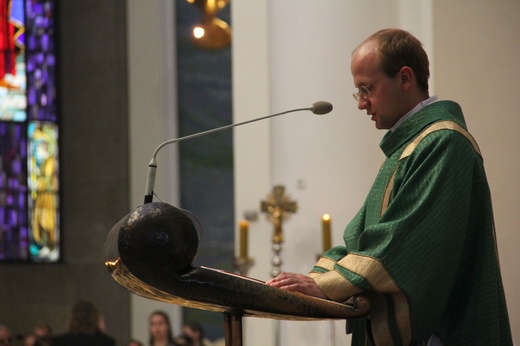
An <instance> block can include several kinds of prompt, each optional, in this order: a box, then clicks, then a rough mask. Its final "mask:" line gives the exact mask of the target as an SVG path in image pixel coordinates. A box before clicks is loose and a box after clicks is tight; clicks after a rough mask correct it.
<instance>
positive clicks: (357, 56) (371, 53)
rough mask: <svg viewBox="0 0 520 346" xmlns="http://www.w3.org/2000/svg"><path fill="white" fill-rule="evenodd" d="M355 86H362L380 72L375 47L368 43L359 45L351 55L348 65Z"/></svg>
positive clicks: (373, 44)
mask: <svg viewBox="0 0 520 346" xmlns="http://www.w3.org/2000/svg"><path fill="white" fill-rule="evenodd" d="M350 69H351V72H352V75H353V76H354V82H355V84H364V83H365V82H367V81H370V80H371V79H372V78H373V77H374V76H375V75H377V74H378V73H379V72H380V63H379V54H378V49H377V45H376V44H375V43H374V42H372V41H370V42H365V43H363V44H362V45H360V46H359V47H358V48H356V50H355V51H354V52H353V54H352V61H351V64H350Z"/></svg>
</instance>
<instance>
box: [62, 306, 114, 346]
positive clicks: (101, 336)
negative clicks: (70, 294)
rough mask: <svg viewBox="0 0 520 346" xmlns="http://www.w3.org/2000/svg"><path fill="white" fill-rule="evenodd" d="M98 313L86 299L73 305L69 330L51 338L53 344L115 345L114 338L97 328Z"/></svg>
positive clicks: (76, 345)
mask: <svg viewBox="0 0 520 346" xmlns="http://www.w3.org/2000/svg"><path fill="white" fill-rule="evenodd" d="M99 325H100V314H99V311H98V309H97V308H96V306H95V305H94V304H93V303H91V302H89V301H86V300H80V301H78V302H77V303H76V305H74V307H73V309H72V314H71V317H70V320H69V331H68V332H66V333H63V334H60V335H57V336H55V337H53V338H52V345H53V346H115V344H116V343H115V340H114V338H112V337H111V336H109V335H107V334H105V333H104V332H102V331H101V330H100V329H99Z"/></svg>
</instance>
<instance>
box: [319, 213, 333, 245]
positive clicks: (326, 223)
mask: <svg viewBox="0 0 520 346" xmlns="http://www.w3.org/2000/svg"><path fill="white" fill-rule="evenodd" d="M321 223H322V230H323V252H326V251H327V250H329V249H330V248H331V247H332V244H331V239H330V236H331V235H330V215H329V214H324V215H323V217H322V218H321Z"/></svg>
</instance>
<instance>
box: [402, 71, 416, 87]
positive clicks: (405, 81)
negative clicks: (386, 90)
mask: <svg viewBox="0 0 520 346" xmlns="http://www.w3.org/2000/svg"><path fill="white" fill-rule="evenodd" d="M414 79H415V74H414V73H413V70H412V69H411V68H410V67H408V66H403V67H402V68H401V70H399V81H400V82H401V87H402V88H403V91H408V90H410V88H411V87H412V84H413V81H414Z"/></svg>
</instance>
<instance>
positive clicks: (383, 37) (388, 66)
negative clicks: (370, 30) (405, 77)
mask: <svg viewBox="0 0 520 346" xmlns="http://www.w3.org/2000/svg"><path fill="white" fill-rule="evenodd" d="M368 41H375V42H377V43H378V50H379V57H380V61H381V69H382V71H383V72H384V73H385V74H387V75H388V76H390V77H393V76H394V75H395V74H396V73H397V72H399V70H401V68H402V67H404V66H408V67H410V68H411V69H412V70H413V72H414V74H415V76H416V79H417V84H418V85H419V87H420V88H421V89H423V90H424V91H428V79H429V78H430V67H429V66H430V62H429V60H428V54H426V51H425V50H424V48H423V45H422V43H421V41H419V40H418V39H417V38H416V37H415V36H413V35H412V34H410V33H409V32H407V31H404V30H401V29H383V30H379V31H377V32H376V33H374V34H372V35H371V36H370V37H368V38H367V39H366V40H365V41H364V42H368Z"/></svg>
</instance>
